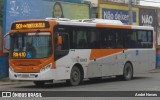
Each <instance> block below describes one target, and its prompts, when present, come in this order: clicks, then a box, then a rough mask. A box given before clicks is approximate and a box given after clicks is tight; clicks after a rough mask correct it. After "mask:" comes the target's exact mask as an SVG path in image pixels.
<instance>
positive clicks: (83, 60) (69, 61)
mask: <svg viewBox="0 0 160 100" xmlns="http://www.w3.org/2000/svg"><path fill="white" fill-rule="evenodd" d="M90 51H91V50H90V49H79V50H78V49H74V50H70V51H69V53H68V55H66V56H64V57H62V58H60V59H58V60H57V61H56V66H57V67H56V80H59V79H70V73H71V69H72V67H73V66H74V65H76V64H79V65H81V66H82V68H83V70H84V78H86V71H87V67H88V63H89V62H90V61H89V55H90Z"/></svg>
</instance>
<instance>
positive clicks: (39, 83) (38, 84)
mask: <svg viewBox="0 0 160 100" xmlns="http://www.w3.org/2000/svg"><path fill="white" fill-rule="evenodd" d="M33 83H34V84H35V85H36V86H37V87H42V86H44V84H45V82H44V81H34V82H33Z"/></svg>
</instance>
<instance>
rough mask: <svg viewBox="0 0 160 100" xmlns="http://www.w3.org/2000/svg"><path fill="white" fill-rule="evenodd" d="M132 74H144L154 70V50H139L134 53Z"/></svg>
mask: <svg viewBox="0 0 160 100" xmlns="http://www.w3.org/2000/svg"><path fill="white" fill-rule="evenodd" d="M135 53H136V57H135V60H136V62H135V64H134V66H133V68H134V74H137V73H145V72H148V71H149V70H152V69H154V68H155V50H154V49H139V50H137V51H136V52H135Z"/></svg>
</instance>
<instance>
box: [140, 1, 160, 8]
mask: <svg viewBox="0 0 160 100" xmlns="http://www.w3.org/2000/svg"><path fill="white" fill-rule="evenodd" d="M146 1H148V2H146ZM140 5H146V6H154V7H160V0H140Z"/></svg>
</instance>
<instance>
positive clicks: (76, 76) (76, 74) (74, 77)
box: [72, 70, 79, 82]
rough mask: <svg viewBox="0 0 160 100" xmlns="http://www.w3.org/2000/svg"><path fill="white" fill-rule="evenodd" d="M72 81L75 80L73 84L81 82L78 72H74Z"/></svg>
mask: <svg viewBox="0 0 160 100" xmlns="http://www.w3.org/2000/svg"><path fill="white" fill-rule="evenodd" d="M72 80H73V82H77V81H78V80H79V72H78V71H77V70H74V71H73V73H72Z"/></svg>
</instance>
